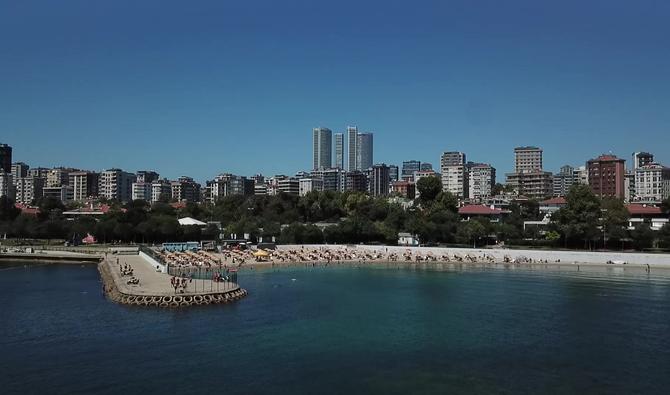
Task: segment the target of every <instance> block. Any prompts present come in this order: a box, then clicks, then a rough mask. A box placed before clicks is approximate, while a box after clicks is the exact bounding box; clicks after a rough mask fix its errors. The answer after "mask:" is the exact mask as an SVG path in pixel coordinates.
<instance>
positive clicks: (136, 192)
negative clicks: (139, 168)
mask: <svg viewBox="0 0 670 395" xmlns="http://www.w3.org/2000/svg"><path fill="white" fill-rule="evenodd" d="M131 199H132V200H144V201H145V202H149V201H151V183H148V182H134V183H133V186H132V193H131Z"/></svg>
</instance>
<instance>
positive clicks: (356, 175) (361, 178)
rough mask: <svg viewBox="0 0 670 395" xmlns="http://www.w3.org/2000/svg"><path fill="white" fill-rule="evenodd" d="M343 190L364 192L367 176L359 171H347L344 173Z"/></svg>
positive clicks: (366, 187)
mask: <svg viewBox="0 0 670 395" xmlns="http://www.w3.org/2000/svg"><path fill="white" fill-rule="evenodd" d="M345 177H346V185H345V190H347V191H352V192H365V191H367V190H368V177H367V175H366V174H365V173H363V172H361V171H349V172H347V173H346V176H345Z"/></svg>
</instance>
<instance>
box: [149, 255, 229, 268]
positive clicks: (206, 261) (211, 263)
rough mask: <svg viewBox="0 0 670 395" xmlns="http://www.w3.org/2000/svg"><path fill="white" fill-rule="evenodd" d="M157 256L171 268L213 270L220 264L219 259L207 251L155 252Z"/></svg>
mask: <svg viewBox="0 0 670 395" xmlns="http://www.w3.org/2000/svg"><path fill="white" fill-rule="evenodd" d="M157 254H158V256H160V258H161V259H162V260H163V262H165V263H167V264H169V265H171V266H173V267H191V266H197V267H202V268H213V267H216V266H219V265H221V264H222V262H221V259H220V258H219V257H217V256H215V255H214V254H212V253H209V252H207V251H183V252H182V251H157Z"/></svg>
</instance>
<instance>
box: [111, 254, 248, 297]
mask: <svg viewBox="0 0 670 395" xmlns="http://www.w3.org/2000/svg"><path fill="white" fill-rule="evenodd" d="M117 258H118V260H119V263H120V264H121V265H124V264H127V265H130V267H132V269H133V276H135V277H136V278H138V279H139V280H140V283H139V284H137V285H134V284H128V280H129V279H130V277H131V276H122V275H121V272H120V270H119V265H118V264H117V263H116V259H117ZM101 265H107V266H108V268H109V269H110V270H109V271H110V273H111V275H112V279H113V280H114V283H115V284H116V286H117V288H118V290H119V291H120V292H122V293H125V294H128V295H144V296H147V295H151V296H171V295H175V291H174V288H172V284H171V283H170V279H171V277H172V276H170V275H168V274H165V273H161V272H157V271H156V268H153V267H151V265H150V264H149V263H148V262H147V261H146V260H144V258H142V257H140V256H139V255H120V256H114V255H110V256H109V257H108V259H107V260H105V261H104V262H102V263H101ZM237 289H239V286H238V285H237V284H234V283H230V282H214V281H212V280H195V279H194V280H193V281H192V282H189V283H188V286H187V287H186V291H185V292H184V293H183V294H181V293H180V295H210V294H220V293H223V292H228V291H234V290H237Z"/></svg>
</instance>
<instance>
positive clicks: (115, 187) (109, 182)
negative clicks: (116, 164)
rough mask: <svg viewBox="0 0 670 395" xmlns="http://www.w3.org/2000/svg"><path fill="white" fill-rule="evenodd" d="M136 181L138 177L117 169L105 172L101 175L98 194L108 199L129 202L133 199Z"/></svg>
mask: <svg viewBox="0 0 670 395" xmlns="http://www.w3.org/2000/svg"><path fill="white" fill-rule="evenodd" d="M135 180H136V177H135V174H133V173H128V172H125V171H123V170H121V169H116V168H114V169H108V170H105V171H103V172H101V173H100V180H99V186H98V194H99V196H102V197H105V198H107V199H114V200H118V201H119V202H128V201H130V200H131V198H132V189H133V183H134V182H135Z"/></svg>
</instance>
